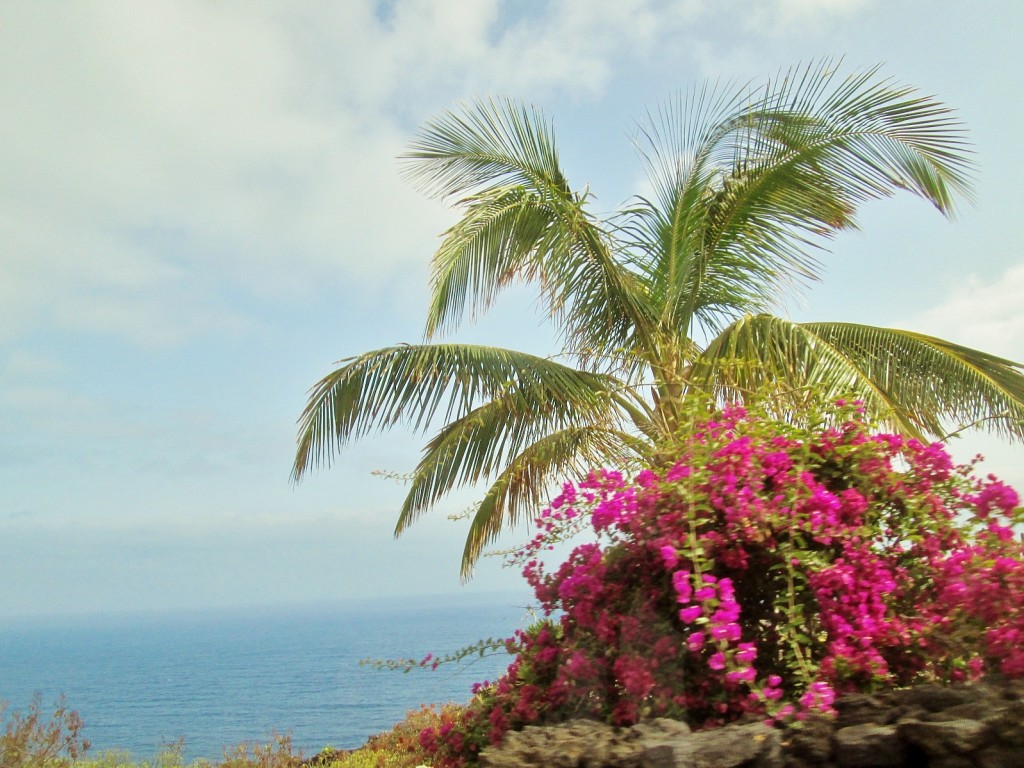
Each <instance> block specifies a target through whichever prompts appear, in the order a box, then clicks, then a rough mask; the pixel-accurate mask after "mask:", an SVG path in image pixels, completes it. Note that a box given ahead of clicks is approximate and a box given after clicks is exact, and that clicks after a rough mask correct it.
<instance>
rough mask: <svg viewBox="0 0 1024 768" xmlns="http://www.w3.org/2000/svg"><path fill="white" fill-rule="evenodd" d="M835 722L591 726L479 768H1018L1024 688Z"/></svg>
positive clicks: (872, 711) (859, 700)
mask: <svg viewBox="0 0 1024 768" xmlns="http://www.w3.org/2000/svg"><path fill="white" fill-rule="evenodd" d="M836 710H837V713H838V714H837V716H836V717H834V718H833V717H829V718H825V717H814V718H810V719H808V720H805V721H803V722H800V723H797V724H794V725H792V726H788V727H786V728H772V727H769V726H767V725H765V724H764V723H761V722H752V723H745V724H737V725H730V726H727V727H725V728H719V729H715V730H709V731H699V732H691V731H690V729H689V727H688V726H687V725H686V724H685V723H681V722H677V721H674V720H653V721H650V722H644V723H640V724H639V725H635V726H633V727H632V728H613V727H611V726H607V725H604V724H602V723H597V722H594V721H589V720H573V721H570V722H567V723H561V724H559V725H554V726H543V727H534V726H530V727H527V728H525V729H523V730H522V731H518V732H513V733H509V734H507V735H506V737H505V741H504V742H503V743H502V745H501V747H499V748H497V749H492V750H488V751H486V752H484V753H483V755H482V756H481V761H480V762H481V765H482V766H485V768H511V767H512V766H517V767H519V766H551V768H1024V681H1004V680H989V681H985V682H982V683H978V684H976V685H971V686H962V687H944V686H938V685H926V686H921V687H918V688H910V689H906V690H900V691H891V692H887V693H882V694H876V695H867V694H853V695H849V696H845V697H842V698H840V699H839V700H837V702H836Z"/></svg>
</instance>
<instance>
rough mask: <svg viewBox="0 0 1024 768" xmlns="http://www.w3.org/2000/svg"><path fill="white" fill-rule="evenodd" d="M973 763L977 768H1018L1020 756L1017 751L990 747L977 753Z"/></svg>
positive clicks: (1020, 762)
mask: <svg viewBox="0 0 1024 768" xmlns="http://www.w3.org/2000/svg"><path fill="white" fill-rule="evenodd" d="M974 762H975V764H976V765H977V767H978V768H1020V766H1021V765H1022V755H1021V752H1020V750H1019V749H1013V748H1012V747H1007V746H1000V745H992V746H988V747H985V748H984V749H983V750H981V751H980V752H978V754H976V755H975V756H974Z"/></svg>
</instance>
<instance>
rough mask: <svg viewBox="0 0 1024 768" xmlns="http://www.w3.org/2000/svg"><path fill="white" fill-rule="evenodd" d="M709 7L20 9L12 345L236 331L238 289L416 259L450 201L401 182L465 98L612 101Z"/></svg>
mask: <svg viewBox="0 0 1024 768" xmlns="http://www.w3.org/2000/svg"><path fill="white" fill-rule="evenodd" d="M696 7H697V6H696V5H694V4H669V5H668V6H662V5H661V4H660V3H658V2H654V1H653V0H630V1H629V2H612V1H611V0H605V1H603V2H600V3H597V4H595V3H593V2H586V3H584V2H579V1H576V2H566V3H553V4H550V5H546V6H543V7H542V8H540V9H538V10H536V11H534V12H530V11H527V12H524V13H523V14H522V16H521V17H520V18H516V19H513V20H512V21H511V22H508V21H507V20H506V19H505V18H504V17H503V16H502V13H503V11H504V12H506V13H507V12H509V8H508V7H506V6H503V5H501V4H499V3H498V2H496V1H495V0H492V1H490V2H476V3H472V4H468V5H467V4H465V3H463V2H456V0H448V1H446V2H437V1H435V0H431V1H430V2H427V0H421V1H420V2H403V3H397V4H395V5H394V6H393V7H392V11H391V15H390V16H388V15H384V16H383V18H382V17H381V16H378V15H377V13H376V11H377V6H376V5H375V4H374V3H372V2H365V1H364V2H347V3H340V4H334V3H308V4H298V5H293V4H285V3H263V4H252V3H248V2H225V3H218V4H209V3H203V2H198V1H196V0H192V1H181V2H154V3H147V4H145V5H139V4H137V3H131V2H126V1H121V2H109V3H101V4H82V5H75V6H74V7H72V8H63V7H62V8H57V7H55V6H39V5H38V4H27V3H26V4H22V5H15V6H14V7H13V8H10V9H8V10H7V11H6V13H5V19H4V25H3V27H2V28H0V65H2V66H3V67H4V69H5V71H7V72H9V73H19V74H20V76H18V77H8V78H5V79H4V82H3V83H2V84H0V99H2V100H3V102H4V104H5V118H6V119H5V120H4V121H3V123H2V124H0V163H2V164H3V166H4V168H5V174H4V176H5V181H4V183H3V185H2V186H0V211H3V213H2V214H0V232H2V233H3V242H4V243H5V246H4V248H3V250H2V251H0V269H2V270H3V272H4V274H5V278H6V280H5V282H4V284H3V285H2V286H0V302H2V303H3V306H5V307H7V308H9V309H10V310H12V311H9V312H6V313H4V318H5V319H4V321H3V323H0V338H3V337H4V336H7V337H10V336H11V335H12V334H13V335H17V334H18V333H20V332H21V331H23V330H24V329H25V328H26V327H32V326H33V324H35V323H39V322H43V316H44V315H45V314H48V313H49V312H50V310H51V309H52V308H54V307H57V308H59V311H58V312H56V313H55V314H53V315H52V320H53V322H55V323H56V324H57V325H58V326H59V327H63V328H75V329H85V330H91V331H99V332H102V333H113V334H119V335H125V336H128V337H132V338H134V339H135V340H136V341H144V340H148V341H149V342H151V343H173V342H176V341H180V340H181V339H183V338H188V337H190V336H192V335H195V334H197V333H199V332H200V330H203V331H206V332H214V333H217V332H228V333H235V332H238V331H239V329H244V328H245V326H246V323H245V321H244V319H243V318H240V317H238V316H237V314H236V313H234V312H232V310H231V309H230V308H229V307H228V306H227V302H225V301H221V300H220V298H221V295H222V294H224V293H225V292H226V291H230V290H232V288H231V287H232V286H233V287H234V288H237V289H241V290H242V291H243V292H245V293H247V294H250V295H255V296H257V297H262V298H275V297H284V298H289V299H295V298H297V297H301V296H304V295H306V294H308V292H310V291H314V290H317V289H318V288H321V289H322V288H324V287H325V286H326V285H332V284H333V285H342V284H343V283H342V281H344V280H345V279H354V280H357V281H359V282H366V281H374V280H376V281H381V280H388V279H393V278H394V277H395V276H396V275H397V274H398V270H399V269H400V268H401V267H402V265H405V264H408V263H410V262H411V260H412V259H415V260H416V264H417V265H418V267H419V268H421V269H422V264H423V255H424V245H423V244H424V243H429V242H430V241H431V237H432V236H433V235H435V234H436V233H437V232H438V231H440V229H441V228H442V226H443V222H444V216H445V214H444V213H443V212H442V210H441V209H440V208H439V207H438V206H437V205H435V204H432V203H431V202H429V201H425V200H423V199H422V198H421V196H419V195H418V194H417V193H415V192H414V191H412V190H410V189H409V188H408V187H407V186H406V185H405V184H404V182H402V181H401V180H400V179H399V178H398V175H397V173H396V163H395V159H394V158H395V156H396V155H397V154H398V153H399V152H400V151H401V150H402V147H403V146H404V144H405V142H406V141H407V139H408V138H409V134H410V132H411V130H412V127H413V126H414V125H415V124H417V123H418V122H419V121H420V120H422V119H423V118H424V117H426V116H427V115H428V114H431V113H433V112H435V111H436V110H437V109H439V108H441V107H444V106H449V105H450V104H451V103H452V102H453V101H454V100H456V99H458V98H464V97H466V96H469V95H475V94H482V93H495V92H506V93H512V94H516V95H520V94H521V95H525V96H527V97H529V96H530V95H531V94H534V95H536V94H550V93H555V92H558V93H568V94H574V95H576V94H581V93H588V94H594V93H598V92H600V91H601V89H602V88H603V87H604V86H605V84H606V83H607V81H608V79H609V78H610V77H611V76H612V75H613V74H614V72H615V61H616V59H617V58H621V57H635V56H651V55H654V51H655V50H656V48H657V45H658V43H659V41H664V40H665V39H666V35H667V34H668V31H669V30H671V29H672V24H673V19H675V21H676V23H678V22H679V21H680V20H682V19H685V18H689V17H690V16H692V14H693V13H694V12H695V9H696ZM399 222H400V225H396V224H397V223H399ZM428 247H429V246H428ZM183 301H184V302H185V303H186V304H189V305H191V306H196V305H199V304H201V309H199V310H198V314H194V315H192V316H188V315H187V314H186V313H181V312H180V309H181V307H182V306H183Z"/></svg>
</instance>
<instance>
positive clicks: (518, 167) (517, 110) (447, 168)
mask: <svg viewBox="0 0 1024 768" xmlns="http://www.w3.org/2000/svg"><path fill="white" fill-rule="evenodd" d="M399 159H400V160H401V161H402V164H403V170H404V173H405V175H406V176H407V177H408V178H409V179H410V180H411V181H413V182H414V183H415V184H417V185H418V186H419V187H421V188H422V189H424V190H425V191H427V192H430V193H432V194H435V195H437V196H442V197H459V196H463V195H470V194H473V193H474V192H475V191H478V190H479V189H483V188H487V187H491V186H494V185H501V186H510V185H518V186H523V187H526V188H527V189H531V190H534V191H541V190H545V189H554V190H557V191H559V192H561V193H563V194H566V193H568V192H569V186H568V183H567V182H566V180H565V177H564V176H563V175H562V171H561V168H560V167H559V164H558V155H557V153H556V152H555V142H554V131H553V129H552V128H551V125H550V123H548V122H547V120H546V119H545V117H544V114H543V112H541V110H539V109H537V108H528V107H526V106H525V105H523V104H522V103H520V102H517V101H514V100H511V99H490V100H486V101H485V100H477V101H474V102H472V103H471V104H469V105H467V106H466V107H465V108H464V109H463V110H461V111H460V112H445V113H443V114H442V115H441V116H440V117H438V118H436V119H434V120H432V121H430V122H428V123H427V124H426V125H425V126H424V127H423V128H422V129H421V130H420V134H419V136H418V137H417V138H416V139H415V140H414V141H413V142H412V143H411V144H410V146H409V150H408V151H407V152H406V153H404V154H403V155H401V157H400V158H399Z"/></svg>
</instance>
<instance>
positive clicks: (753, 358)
mask: <svg viewBox="0 0 1024 768" xmlns="http://www.w3.org/2000/svg"><path fill="white" fill-rule="evenodd" d="M691 374H692V382H693V386H696V387H699V388H703V389H706V390H707V391H710V392H713V393H715V394H716V395H717V396H718V397H720V398H723V399H741V400H742V399H744V398H745V397H747V396H749V395H750V394H751V393H755V392H758V391H764V390H765V388H768V387H774V388H775V390H776V391H777V392H778V393H781V394H786V396H787V397H788V398H789V400H788V402H789V403H790V405H791V406H792V407H793V408H798V407H799V405H800V401H801V398H803V397H805V395H806V394H807V393H811V392H814V393H818V394H821V395H824V396H840V395H848V394H854V395H856V396H858V397H860V398H861V399H862V400H863V401H864V403H865V407H866V409H867V412H868V413H869V414H870V415H871V416H872V417H874V418H876V419H878V420H879V421H881V422H882V423H883V424H886V425H888V426H889V427H890V428H893V429H897V430H899V431H902V432H904V433H907V434H910V435H912V436H916V437H931V438H937V437H941V436H942V435H943V434H945V433H946V432H947V431H948V428H949V427H950V426H954V427H959V426H963V425H968V424H974V423H983V425H984V426H985V427H986V428H988V429H991V430H993V431H996V432H998V433H1000V434H1002V435H1004V436H1007V437H1012V438H1016V439H1022V438H1024V366H1022V365H1021V364H1019V363H1015V362H1013V361H1010V360H1006V359H1003V358H1000V357H996V356H994V355H989V354H987V353H984V352H979V351H978V350H974V349H970V348H968V347H963V346H960V345H957V344H953V343H952V342H948V341H944V340H942V339H938V338H935V337H933V336H927V335H925V334H920V333H914V332H911V331H902V330H896V329H891V328H877V327H874V326H868V325H858V324H854V323H793V322H790V321H788V320H783V319H781V318H778V317H772V316H769V315H758V316H747V317H744V318H742V319H741V320H739V321H737V322H736V323H734V324H733V325H731V326H730V327H729V328H727V329H726V330H725V331H723V332H722V333H721V334H720V335H719V336H718V337H717V338H716V339H714V340H713V341H712V342H711V344H709V345H708V348H707V349H706V350H705V351H704V354H703V355H702V356H701V358H700V359H699V360H698V361H697V363H695V365H694V366H693V369H692V372H691Z"/></svg>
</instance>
